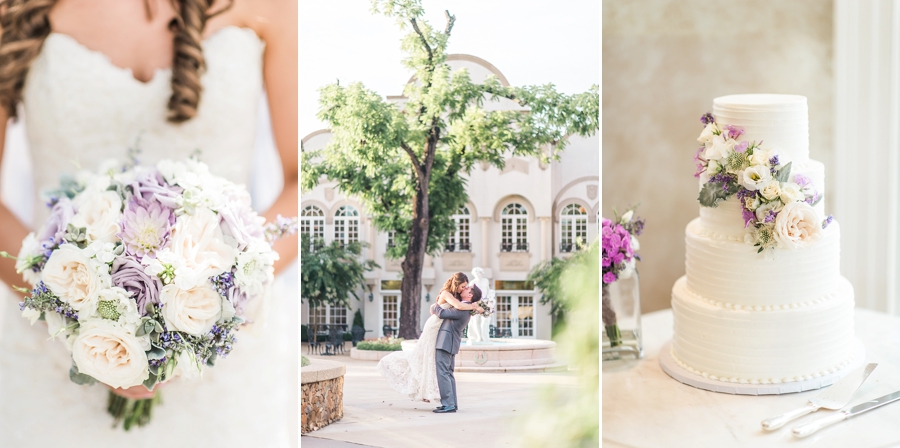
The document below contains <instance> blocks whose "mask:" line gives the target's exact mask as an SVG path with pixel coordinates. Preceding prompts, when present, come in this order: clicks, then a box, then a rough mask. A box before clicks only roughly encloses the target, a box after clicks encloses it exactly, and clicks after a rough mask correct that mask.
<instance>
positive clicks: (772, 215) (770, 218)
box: [764, 210, 778, 223]
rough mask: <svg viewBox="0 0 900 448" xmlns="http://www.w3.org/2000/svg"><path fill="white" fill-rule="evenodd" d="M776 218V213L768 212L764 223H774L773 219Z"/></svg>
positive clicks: (773, 211)
mask: <svg viewBox="0 0 900 448" xmlns="http://www.w3.org/2000/svg"><path fill="white" fill-rule="evenodd" d="M777 216H778V213H776V212H775V210H769V211H767V212H766V219H765V221H764V222H766V223H770V222H775V218H776V217H777Z"/></svg>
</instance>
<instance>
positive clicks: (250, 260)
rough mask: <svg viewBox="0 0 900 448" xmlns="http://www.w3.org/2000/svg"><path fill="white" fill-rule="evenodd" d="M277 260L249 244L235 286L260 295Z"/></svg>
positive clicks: (239, 260)
mask: <svg viewBox="0 0 900 448" xmlns="http://www.w3.org/2000/svg"><path fill="white" fill-rule="evenodd" d="M629 213H630V212H629ZM277 259H278V253H277V252H275V251H274V250H272V249H271V248H270V247H269V245H268V244H264V243H251V244H250V246H248V247H247V250H246V251H245V252H242V253H240V254H238V256H237V270H236V271H235V275H234V280H235V284H237V285H238V286H239V287H240V288H241V290H242V291H244V292H246V293H247V294H249V295H251V296H255V295H257V294H259V293H261V292H262V291H263V288H264V287H265V285H266V284H268V283H270V282H271V281H272V280H273V279H274V275H275V260H277Z"/></svg>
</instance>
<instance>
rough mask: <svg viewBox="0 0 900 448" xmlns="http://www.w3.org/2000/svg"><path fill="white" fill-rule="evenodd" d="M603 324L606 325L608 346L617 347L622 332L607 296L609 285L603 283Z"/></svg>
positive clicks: (620, 340) (620, 342)
mask: <svg viewBox="0 0 900 448" xmlns="http://www.w3.org/2000/svg"><path fill="white" fill-rule="evenodd" d="M602 316H603V326H604V327H606V337H608V338H609V346H610V347H617V346H619V345H621V344H622V333H621V332H620V331H619V325H618V324H617V323H616V312H615V311H614V310H613V309H612V303H611V301H610V298H609V285H603V302H602Z"/></svg>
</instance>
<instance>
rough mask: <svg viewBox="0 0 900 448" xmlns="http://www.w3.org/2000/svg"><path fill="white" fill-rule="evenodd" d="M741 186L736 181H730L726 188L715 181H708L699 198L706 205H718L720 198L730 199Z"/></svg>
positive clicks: (701, 203)
mask: <svg viewBox="0 0 900 448" xmlns="http://www.w3.org/2000/svg"><path fill="white" fill-rule="evenodd" d="M738 188H739V186H738V185H737V184H735V183H728V184H726V185H725V188H722V186H721V185H720V184H717V183H714V182H707V183H706V184H704V185H703V188H702V189H701V190H700V196H698V197H697V200H698V201H700V205H702V206H704V207H717V206H718V205H719V204H718V202H719V199H728V197H730V196H731V195H733V194H735V193H737V191H738Z"/></svg>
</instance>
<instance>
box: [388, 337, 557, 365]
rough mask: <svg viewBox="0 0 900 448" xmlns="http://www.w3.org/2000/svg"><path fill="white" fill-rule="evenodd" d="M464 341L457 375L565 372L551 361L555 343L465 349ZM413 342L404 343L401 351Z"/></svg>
mask: <svg viewBox="0 0 900 448" xmlns="http://www.w3.org/2000/svg"><path fill="white" fill-rule="evenodd" d="M466 342H467V341H466V340H465V339H463V343H462V345H460V347H459V354H457V355H456V365H455V368H454V370H455V371H456V372H549V371H560V370H566V365H565V364H563V363H559V362H557V361H556V360H555V359H554V358H553V352H554V351H555V349H556V343H555V342H553V341H546V340H541V339H506V338H503V339H501V338H492V339H491V340H490V344H488V343H477V344H475V345H468V344H467V343H466ZM415 344H416V341H403V342H402V343H401V346H402V347H403V350H404V351H408V350H411V349H412V348H413V347H414V346H415Z"/></svg>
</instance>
